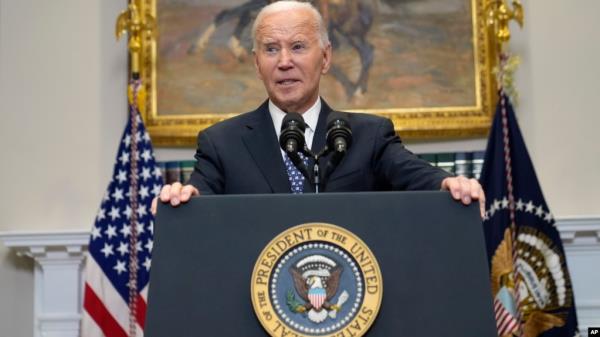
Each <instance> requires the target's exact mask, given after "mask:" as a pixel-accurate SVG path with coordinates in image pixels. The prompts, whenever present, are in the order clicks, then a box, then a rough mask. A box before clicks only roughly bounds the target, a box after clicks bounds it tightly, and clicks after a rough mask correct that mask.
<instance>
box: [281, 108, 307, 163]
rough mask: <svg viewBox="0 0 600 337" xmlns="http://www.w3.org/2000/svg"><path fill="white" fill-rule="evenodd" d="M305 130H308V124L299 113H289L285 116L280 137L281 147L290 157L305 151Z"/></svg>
mask: <svg viewBox="0 0 600 337" xmlns="http://www.w3.org/2000/svg"><path fill="white" fill-rule="evenodd" d="M304 130H306V124H305V123H304V119H303V118H302V116H301V115H300V114H299V113H297V112H288V113H286V114H285V117H284V118H283V122H282V123H281V135H280V136H279V145H280V146H281V148H282V149H283V151H284V152H285V153H287V154H288V155H289V154H291V153H297V152H298V151H304V143H305V140H304Z"/></svg>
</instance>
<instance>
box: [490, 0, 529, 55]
mask: <svg viewBox="0 0 600 337" xmlns="http://www.w3.org/2000/svg"><path fill="white" fill-rule="evenodd" d="M485 11H486V13H487V17H488V18H487V23H488V25H489V26H491V27H493V29H494V33H495V34H496V38H497V39H498V42H499V43H500V44H501V45H502V44H503V43H506V42H508V41H509V40H510V29H509V28H508V24H509V22H510V21H511V20H515V21H516V22H517V23H518V24H519V26H520V27H523V6H522V5H521V2H520V1H519V0H513V1H512V8H510V6H509V5H508V4H507V3H506V1H505V0H488V1H487V4H486V6H485Z"/></svg>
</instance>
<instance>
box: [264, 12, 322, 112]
mask: <svg viewBox="0 0 600 337" xmlns="http://www.w3.org/2000/svg"><path fill="white" fill-rule="evenodd" d="M254 62H255V65H256V70H257V72H258V75H259V77H260V78H261V79H262V81H263V83H264V85H265V89H266V90H267V93H268V95H269V98H270V99H271V100H272V101H273V103H275V105H277V106H278V107H279V108H280V109H282V110H284V111H286V112H298V113H304V112H305V111H306V110H308V109H309V108H310V107H311V106H312V104H314V103H315V101H316V100H317V97H318V96H319V80H320V79H321V74H325V73H326V72H327V70H329V65H330V62H331V45H327V46H325V48H322V47H321V45H320V42H319V32H318V29H317V28H316V22H315V20H314V18H313V16H312V15H311V13H310V12H309V11H308V10H293V11H287V12H279V13H274V14H270V15H267V16H266V17H264V19H263V20H262V22H261V25H260V26H259V27H258V28H257V30H256V50H255V51H254Z"/></svg>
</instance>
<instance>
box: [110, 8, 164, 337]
mask: <svg viewBox="0 0 600 337" xmlns="http://www.w3.org/2000/svg"><path fill="white" fill-rule="evenodd" d="M155 27H156V24H155V20H154V18H153V17H152V16H151V15H150V14H148V13H145V12H144V8H143V1H142V2H139V4H137V5H136V2H135V1H130V3H129V6H128V9H127V10H125V11H123V12H122V13H121V14H120V15H119V16H118V18H117V23H116V37H117V40H118V39H119V38H120V37H121V36H122V35H123V34H125V33H129V37H128V44H127V47H128V50H129V54H130V72H129V86H128V90H127V97H128V103H129V118H130V122H131V134H130V137H131V142H130V144H129V150H130V154H131V156H130V158H131V163H130V172H129V178H130V182H131V190H130V192H129V207H130V209H131V217H130V221H129V226H130V230H131V235H130V236H129V282H128V286H129V301H128V306H129V337H135V336H136V330H137V329H136V324H137V313H138V312H137V297H138V280H137V274H138V270H139V265H138V229H137V226H138V217H137V215H138V214H137V210H138V206H139V204H138V201H139V200H138V160H139V152H138V142H139V141H140V140H141V139H140V137H141V135H140V132H138V122H139V118H140V117H139V116H141V112H142V110H143V109H144V107H145V100H146V92H145V89H144V86H143V84H142V80H141V76H140V54H141V51H142V47H143V44H144V38H146V37H149V38H150V39H154V38H155V32H156V29H155Z"/></svg>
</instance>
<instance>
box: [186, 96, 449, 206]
mask: <svg viewBox="0 0 600 337" xmlns="http://www.w3.org/2000/svg"><path fill="white" fill-rule="evenodd" d="M322 103H323V104H322V108H321V112H320V114H319V121H318V123H317V128H316V130H315V135H314V140H313V146H312V150H313V151H315V152H316V151H319V150H320V149H321V148H323V147H324V146H325V133H326V127H327V126H326V122H327V116H328V115H329V113H330V112H331V111H332V110H331V108H330V107H329V106H328V105H327V104H326V103H325V102H324V101H322ZM343 114H346V116H347V118H348V121H349V123H350V126H351V128H352V136H353V142H352V146H351V147H350V149H349V150H348V153H347V154H346V156H345V157H344V158H343V159H342V161H341V162H340V164H339V166H338V167H337V168H336V169H335V171H333V173H332V174H331V176H330V178H329V180H328V183H327V185H326V189H325V192H353V191H388V190H439V189H440V186H441V182H442V180H443V179H444V178H446V177H448V176H449V174H448V173H446V172H445V171H443V170H441V169H439V168H436V167H432V166H431V165H430V164H429V163H428V162H426V161H423V160H421V159H419V158H418V157H416V156H415V155H414V154H412V153H411V152H410V151H408V150H407V149H406V148H405V147H404V145H402V142H401V140H400V138H398V136H396V134H395V132H394V128H393V125H392V122H391V121H390V120H389V119H386V118H382V117H378V116H373V115H367V114H360V113H343ZM195 157H196V160H197V162H196V166H195V168H194V172H193V173H192V176H191V178H190V181H189V183H190V184H192V185H194V186H195V187H196V188H198V190H200V193H201V194H246V193H290V183H289V180H288V176H287V172H286V169H285V166H284V163H283V159H282V156H281V150H280V147H279V142H278V139H277V135H276V133H275V128H274V127H273V122H272V120H271V115H270V114H269V109H268V104H267V102H265V103H263V104H262V105H261V106H260V107H259V108H258V109H256V110H254V111H251V112H248V113H245V114H242V115H239V116H237V117H234V118H231V119H228V120H226V121H224V122H221V123H218V124H215V125H213V126H211V127H209V128H207V129H206V130H204V131H202V132H200V134H199V135H198V149H197V151H196V156H195ZM324 159H326V158H324ZM320 163H321V165H323V163H326V161H320ZM305 184H306V183H305ZM306 185H308V184H306ZM305 191H306V187H305Z"/></svg>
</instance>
